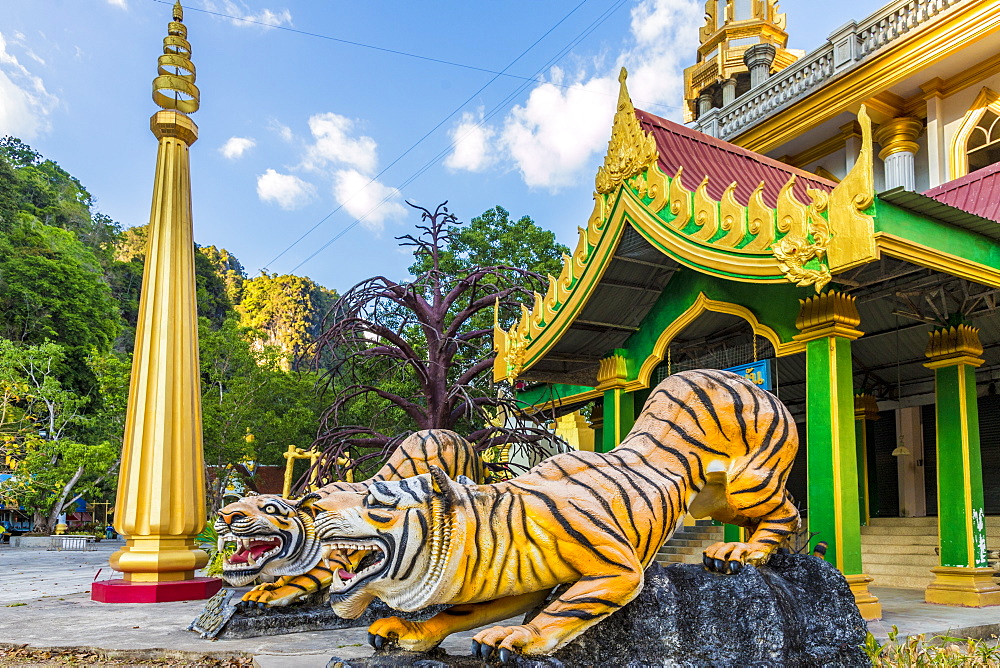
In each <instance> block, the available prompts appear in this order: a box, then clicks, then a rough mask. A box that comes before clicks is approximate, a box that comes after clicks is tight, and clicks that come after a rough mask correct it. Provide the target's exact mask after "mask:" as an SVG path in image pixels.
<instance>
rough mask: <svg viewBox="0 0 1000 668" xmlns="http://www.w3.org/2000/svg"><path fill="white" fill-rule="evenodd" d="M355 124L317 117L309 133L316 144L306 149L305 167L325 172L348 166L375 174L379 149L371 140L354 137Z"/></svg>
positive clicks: (336, 117) (342, 118)
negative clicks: (340, 166) (334, 167)
mask: <svg viewBox="0 0 1000 668" xmlns="http://www.w3.org/2000/svg"><path fill="white" fill-rule="evenodd" d="M354 126H355V122H354V121H352V120H351V119H349V118H347V117H346V116H340V115H339V114H334V113H332V112H329V113H325V114H316V115H315V116H312V117H311V118H310V119H309V130H310V132H312V136H313V139H314V140H315V142H314V143H313V144H312V145H311V146H309V148H307V149H306V156H305V159H304V160H303V161H302V166H303V167H305V168H306V169H314V170H318V169H322V168H323V167H326V166H327V165H329V164H345V165H348V166H350V167H355V168H357V169H358V170H359V171H362V172H365V173H366V174H367V173H371V172H374V171H375V166H376V165H377V164H378V145H377V144H376V143H375V140H374V139H372V138H371V137H366V136H364V135H361V136H357V137H353V136H351V135H352V134H353V130H354Z"/></svg>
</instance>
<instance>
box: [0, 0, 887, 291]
mask: <svg viewBox="0 0 1000 668" xmlns="http://www.w3.org/2000/svg"><path fill="white" fill-rule="evenodd" d="M171 4H172V0H171V1H170V2H166V0H0V16H2V17H3V20H2V21H0V135H3V134H13V135H15V136H19V137H21V138H22V139H23V140H25V141H27V142H28V143H29V144H31V145H32V146H33V147H34V148H35V149H36V150H38V151H40V152H41V153H43V154H44V155H45V156H46V157H48V158H51V159H53V160H55V161H56V162H58V163H60V164H61V165H62V166H63V167H64V168H66V169H67V170H68V171H69V172H70V173H72V174H73V175H75V176H76V177H78V178H79V179H80V180H81V181H82V182H83V184H84V185H85V186H86V187H87V188H88V189H89V190H90V192H91V193H92V194H93V195H94V196H95V198H96V200H97V205H98V209H99V210H100V211H102V212H104V213H106V214H108V215H110V216H111V217H112V218H114V219H115V220H117V221H119V222H121V223H122V224H123V225H125V226H131V225H139V224H144V223H145V222H147V219H148V216H149V202H150V192H151V186H152V179H153V167H154V159H155V154H156V142H155V140H154V139H153V137H152V135H151V134H150V132H149V125H148V118H149V116H150V115H151V114H152V113H153V112H154V111H155V110H156V107H155V105H153V103H152V101H151V99H150V86H151V81H152V78H153V77H154V76H155V73H156V59H157V56H158V55H159V54H160V53H162V39H163V37H164V35H165V34H166V24H167V22H168V21H169V19H170V7H171ZM185 6H186V15H185V23H186V24H187V26H188V31H189V35H188V36H189V39H190V41H191V43H192V47H193V61H194V63H195V65H196V67H197V73H198V79H197V84H198V86H199V88H200V89H201V91H202V108H201V110H200V111H198V112H197V113H196V114H194V115H193V119H194V120H195V122H196V123H197V124H198V125H199V127H200V139H199V141H198V143H196V144H195V145H194V147H193V149H192V153H191V160H192V181H193V191H194V217H195V237H196V239H197V241H198V242H199V243H201V244H205V245H208V244H214V245H216V246H221V247H225V248H227V249H229V250H230V251H231V252H232V253H234V254H235V255H236V256H237V257H238V258H239V259H240V260H241V261H242V262H243V264H244V266H245V267H246V269H247V272H248V273H249V274H250V275H255V274H257V273H258V272H259V271H260V270H261V269H264V268H266V269H267V270H269V271H270V272H276V273H296V274H300V275H306V276H310V277H311V278H313V279H314V280H316V281H317V282H319V283H321V284H323V285H326V286H328V287H331V288H336V289H339V290H344V289H346V288H348V287H350V286H351V285H353V284H354V283H356V282H358V281H360V280H362V279H364V278H366V277H369V276H372V275H378V274H380V275H385V276H389V277H391V278H394V279H401V278H403V277H405V273H406V267H407V266H408V264H409V263H410V256H409V254H408V253H407V252H404V251H401V250H400V249H399V248H398V247H397V246H396V241H395V240H394V238H393V237H395V236H398V235H400V234H405V233H408V232H410V231H411V230H412V225H413V223H415V222H416V221H417V219H418V217H417V215H416V214H415V213H414V212H413V211H412V210H411V209H409V207H407V206H406V204H405V202H404V200H410V201H412V202H416V203H418V204H421V205H423V206H427V207H429V208H433V206H434V205H436V204H437V203H438V202H441V201H443V200H446V199H447V200H449V201H450V208H451V209H452V211H453V212H454V213H456V214H457V215H458V216H459V218H460V219H462V220H468V219H470V218H472V217H473V216H475V215H477V214H479V213H482V212H483V211H484V210H486V209H488V208H490V207H492V206H493V205H495V204H500V205H502V206H504V207H505V208H507V209H508V210H509V211H510V212H511V213H512V214H513V215H514V216H518V217H519V216H521V215H524V214H527V215H530V216H531V217H532V218H534V219H535V220H536V222H538V223H539V224H540V225H542V226H544V227H547V228H549V229H552V230H553V231H555V232H556V234H557V237H558V238H559V240H560V241H562V242H563V243H565V244H566V245H568V246H570V247H572V246H573V245H574V244H575V243H576V237H577V234H576V228H577V226H582V225H585V224H586V220H587V217H588V216H589V213H590V208H591V206H592V201H591V192H592V190H593V177H594V174H595V172H596V169H597V166H598V165H599V164H600V162H601V161H602V159H603V154H604V149H605V147H606V143H607V139H608V136H609V133H610V121H611V117H612V115H613V112H614V104H615V99H616V97H615V96H616V93H617V81H616V75H617V71H618V68H619V67H620V66H621V65H625V66H627V67H628V68H629V71H630V78H629V88H630V90H631V92H632V98H633V100H634V101H635V103H636V106H638V107H640V108H644V109H646V110H648V111H651V112H653V113H656V114H659V115H661V116H664V117H667V118H671V119H674V120H679V119H680V99H681V71H682V70H683V68H684V67H685V66H687V65H690V64H691V63H692V62H693V60H694V49H695V47H696V39H697V37H696V36H697V28H698V26H699V25H700V24H701V16H702V14H703V8H704V2H692V1H690V0H582V1H581V0H558V1H555V0H549V1H545V0H535V1H534V2H527V1H523V0H504V1H503V2H500V1H498V0H480V1H479V2H452V1H445V0H439V1H433V2H432V1H427V0H425V1H422V2H414V1H413V0H409V1H403V0H381V1H374V2H367V3H360V2H343V1H341V0H298V1H296V0H188V2H187V3H186V5H185ZM879 6H880V5H879V4H877V3H874V2H866V1H861V0H842V1H841V2H837V3H817V2H815V0H812V1H808V0H786V1H785V2H783V3H782V4H781V10H782V11H784V12H785V13H786V14H787V16H788V31H789V33H790V35H791V37H790V41H789V47H790V48H798V49H805V50H807V51H809V50H812V49H813V48H815V47H817V46H818V45H820V44H821V43H822V41H823V40H824V39H825V38H826V36H827V35H828V34H829V33H830V32H832V31H833V30H834V29H836V28H837V27H838V26H840V25H842V24H843V23H845V22H847V21H849V20H851V19H855V20H860V19H862V18H864V17H865V16H867V15H868V14H870V13H872V12H873V11H875V10H876V9H877V8H878V7H879ZM199 10H205V11H199ZM209 12H214V13H209ZM241 18H242V19H249V20H239V19H241ZM262 24H270V25H271V26H276V27H268V25H262ZM306 33H312V34H306ZM330 38H332V39H330ZM337 40H346V41H349V42H356V43H359V44H367V45H372V46H376V47H379V48H381V49H389V50H394V51H399V52H405V53H408V54H415V55H418V56H422V58H415V57H410V56H406V55H400V54H398V53H390V52H387V51H381V50H376V49H371V48H365V47H363V46H359V45H357V44H349V43H346V42H345V41H337ZM435 61H449V62H450V63H456V64H460V65H464V66H465V67H460V66H458V65H455V64H446V63H443V62H435ZM475 68H480V69H475ZM505 68H506V69H505ZM481 70H489V71H481ZM501 71H506V72H507V73H509V74H512V75H515V76H496V75H495V74H493V73H491V72H501ZM436 126H439V127H437V129H434V128H435V127H436ZM424 135H428V136H427V137H426V138H425V139H423V141H422V142H420V143H419V144H418V143H417V142H418V140H420V139H421V138H422V137H424ZM414 145H416V146H414ZM324 219H325V220H324ZM321 221H323V222H321ZM359 221H360V222H359ZM352 225H353V227H350V226H352ZM314 227H315V229H314V230H313V231H311V232H309V230H310V229H312V228H314ZM307 232H308V234H307ZM303 235H305V236H304V238H302V239H301V241H298V243H297V244H296V243H294V242H296V241H297V240H299V239H300V238H301V237H303ZM335 237H339V238H336V239H335ZM293 244H294V245H293ZM324 246H325V248H324Z"/></svg>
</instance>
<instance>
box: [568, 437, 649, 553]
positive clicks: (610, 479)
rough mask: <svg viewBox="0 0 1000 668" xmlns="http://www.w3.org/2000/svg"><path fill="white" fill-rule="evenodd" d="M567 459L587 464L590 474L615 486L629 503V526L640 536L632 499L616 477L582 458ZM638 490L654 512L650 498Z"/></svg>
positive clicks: (627, 504) (572, 457)
mask: <svg viewBox="0 0 1000 668" xmlns="http://www.w3.org/2000/svg"><path fill="white" fill-rule="evenodd" d="M567 459H572V460H575V461H578V462H580V463H582V464H586V465H588V466H590V472H591V473H595V474H597V475H599V476H601V477H602V478H604V479H605V480H607V481H608V482H610V483H611V484H612V485H614V486H615V488H616V489H617V490H618V494H619V495H621V498H622V499H624V500H626V502H627V503H626V504H625V511H626V512H627V513H628V521H629V524H631V525H632V531H633V532H634V533H635V535H636V536H638V535H640V534H639V527H638V526H636V524H635V513H633V512H632V504H631V499H629V496H628V493H626V491H625V488H624V487H622V486H621V484H620V483H619V482H618V480H617V479H616V478H615V477H614V476H610V475H608V474H607V473H605V472H604V471H603V470H602V468H601V467H599V466H593V465H590V464H589V463H588V462H586V461H585V460H583V458H581V457H578V456H573V455H569V456H568V457H567ZM636 490H637V491H638V492H639V496H640V497H641V498H642V500H643V501H644V502H645V504H646V507H647V508H649V509H650V510H652V509H653V504H652V503H650V501H649V497H647V496H646V493H645V492H644V491H643V490H642V488H641V487H636Z"/></svg>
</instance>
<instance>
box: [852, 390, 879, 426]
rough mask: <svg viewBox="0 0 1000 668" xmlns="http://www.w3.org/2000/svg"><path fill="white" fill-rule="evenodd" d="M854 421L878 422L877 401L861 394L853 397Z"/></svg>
mask: <svg viewBox="0 0 1000 668" xmlns="http://www.w3.org/2000/svg"><path fill="white" fill-rule="evenodd" d="M854 419H855V420H870V421H872V422H874V421H875V420H878V419H879V417H878V401H877V400H876V399H875V397H873V396H872V395H870V394H866V393H864V392H862V393H861V394H855V395H854Z"/></svg>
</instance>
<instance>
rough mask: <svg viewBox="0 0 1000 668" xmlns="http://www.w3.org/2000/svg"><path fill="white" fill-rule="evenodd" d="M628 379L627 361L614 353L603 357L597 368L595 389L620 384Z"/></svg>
mask: <svg viewBox="0 0 1000 668" xmlns="http://www.w3.org/2000/svg"><path fill="white" fill-rule="evenodd" d="M626 380H628V362H627V360H626V359H625V357H624V356H623V355H620V354H618V353H615V354H614V355H611V356H610V357H605V358H604V359H602V360H601V362H600V367H599V368H598V370H597V389H605V388H607V387H611V386H616V385H622V384H624V383H625V381H626Z"/></svg>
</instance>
